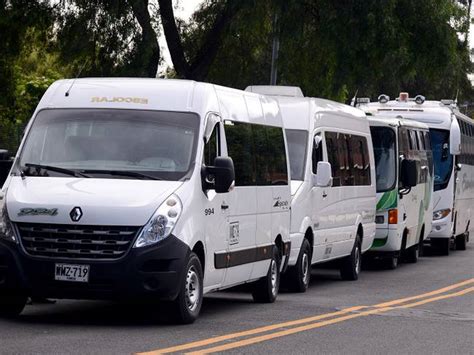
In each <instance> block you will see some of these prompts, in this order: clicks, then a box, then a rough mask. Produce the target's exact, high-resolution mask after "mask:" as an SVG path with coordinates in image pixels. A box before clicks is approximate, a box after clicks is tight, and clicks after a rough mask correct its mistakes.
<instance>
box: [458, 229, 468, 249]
mask: <svg viewBox="0 0 474 355" xmlns="http://www.w3.org/2000/svg"><path fill="white" fill-rule="evenodd" d="M466 247H467V233H464V234H461V235H458V236H456V250H466Z"/></svg>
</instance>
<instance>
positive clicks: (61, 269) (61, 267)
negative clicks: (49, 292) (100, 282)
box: [54, 264, 90, 282]
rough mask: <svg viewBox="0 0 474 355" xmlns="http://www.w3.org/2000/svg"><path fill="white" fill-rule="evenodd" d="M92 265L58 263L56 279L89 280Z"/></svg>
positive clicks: (55, 271)
mask: <svg viewBox="0 0 474 355" xmlns="http://www.w3.org/2000/svg"><path fill="white" fill-rule="evenodd" d="M89 271H90V265H71V264H56V267H55V270H54V278H55V280H56V281H71V282H89Z"/></svg>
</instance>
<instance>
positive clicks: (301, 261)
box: [288, 238, 311, 292]
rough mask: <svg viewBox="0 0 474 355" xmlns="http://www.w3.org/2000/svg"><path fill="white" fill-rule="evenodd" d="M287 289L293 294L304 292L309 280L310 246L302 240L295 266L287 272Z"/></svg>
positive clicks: (306, 240)
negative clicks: (288, 273)
mask: <svg viewBox="0 0 474 355" xmlns="http://www.w3.org/2000/svg"><path fill="white" fill-rule="evenodd" d="M289 272H290V275H289V280H288V281H289V287H290V289H291V290H292V291H293V292H306V290H307V289H308V286H309V281H310V279H311V246H310V245H309V241H308V239H306V238H305V239H303V244H302V245H301V249H300V254H299V255H298V260H297V261H296V265H295V266H293V267H292V268H291V270H289Z"/></svg>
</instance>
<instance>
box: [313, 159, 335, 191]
mask: <svg viewBox="0 0 474 355" xmlns="http://www.w3.org/2000/svg"><path fill="white" fill-rule="evenodd" d="M317 171H318V173H317V174H316V176H315V181H314V184H315V185H316V186H318V187H329V186H332V168H331V164H330V163H328V162H325V161H320V162H318V170H317Z"/></svg>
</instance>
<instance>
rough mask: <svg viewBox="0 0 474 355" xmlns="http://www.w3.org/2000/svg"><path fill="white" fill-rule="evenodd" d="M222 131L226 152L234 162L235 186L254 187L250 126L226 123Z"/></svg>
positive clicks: (254, 173) (247, 124) (253, 158)
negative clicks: (225, 141) (223, 131)
mask: <svg viewBox="0 0 474 355" xmlns="http://www.w3.org/2000/svg"><path fill="white" fill-rule="evenodd" d="M224 129H225V135H226V140H227V151H228V153H229V156H230V157H231V158H232V160H233V161H234V168H235V186H252V185H256V167H255V155H254V149H253V137H252V125H251V124H249V123H242V122H230V121H226V123H225V125H224Z"/></svg>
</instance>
